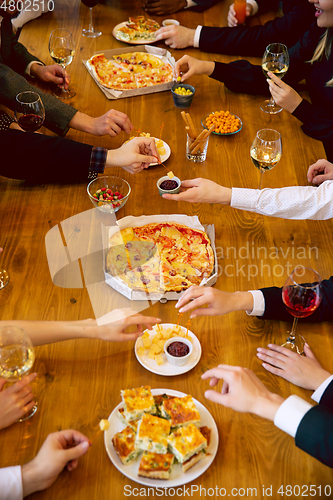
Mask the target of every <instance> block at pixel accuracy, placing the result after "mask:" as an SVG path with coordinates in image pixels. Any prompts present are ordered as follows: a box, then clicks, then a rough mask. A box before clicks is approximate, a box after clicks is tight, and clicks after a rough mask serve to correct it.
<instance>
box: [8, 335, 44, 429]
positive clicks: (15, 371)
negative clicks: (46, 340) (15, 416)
mask: <svg viewBox="0 0 333 500" xmlns="http://www.w3.org/2000/svg"><path fill="white" fill-rule="evenodd" d="M34 361H35V350H34V346H33V345H32V342H31V340H30V338H29V337H28V335H27V334H26V332H25V331H24V330H22V328H19V327H17V326H4V327H2V328H0V377H3V378H5V379H6V380H7V382H10V383H15V382H18V381H19V380H20V379H21V378H22V377H24V376H25V375H28V373H29V372H30V370H31V368H32V366H33V364H34ZM36 411H37V403H36V402H35V406H34V407H33V408H32V409H31V410H30V412H29V413H27V414H26V415H25V416H24V417H22V418H20V419H19V420H18V422H22V421H23V420H26V419H27V418H30V417H32V415H34V414H35V413H36Z"/></svg>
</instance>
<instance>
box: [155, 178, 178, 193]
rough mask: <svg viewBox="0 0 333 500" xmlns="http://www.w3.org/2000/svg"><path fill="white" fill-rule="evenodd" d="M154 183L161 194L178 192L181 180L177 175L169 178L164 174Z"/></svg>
mask: <svg viewBox="0 0 333 500" xmlns="http://www.w3.org/2000/svg"><path fill="white" fill-rule="evenodd" d="M156 185H157V189H158V191H159V193H160V195H161V196H162V195H163V194H165V193H169V194H178V193H179V191H180V185H181V181H180V179H178V177H175V176H174V177H172V179H170V178H169V177H168V176H167V175H164V176H163V177H161V178H160V179H158V181H157V183H156Z"/></svg>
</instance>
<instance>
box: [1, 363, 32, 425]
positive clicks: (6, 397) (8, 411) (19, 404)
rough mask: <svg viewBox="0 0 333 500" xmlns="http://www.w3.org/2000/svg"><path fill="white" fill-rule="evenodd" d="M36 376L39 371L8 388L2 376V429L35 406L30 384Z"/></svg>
mask: <svg viewBox="0 0 333 500" xmlns="http://www.w3.org/2000/svg"><path fill="white" fill-rule="evenodd" d="M36 377H37V373H31V374H30V375H27V376H26V377H23V378H22V379H21V380H20V381H19V382H15V384H13V385H11V386H9V387H6V389H4V385H5V383H6V382H7V381H6V379H3V378H0V429H4V428H5V427H8V426H10V425H12V424H13V423H14V422H16V420H18V419H19V418H21V417H23V416H24V415H25V414H26V413H28V412H29V411H30V410H31V409H32V408H33V407H34V406H35V401H34V395H33V394H32V389H31V387H30V385H29V384H30V383H31V382H32V381H33V380H35V378H36Z"/></svg>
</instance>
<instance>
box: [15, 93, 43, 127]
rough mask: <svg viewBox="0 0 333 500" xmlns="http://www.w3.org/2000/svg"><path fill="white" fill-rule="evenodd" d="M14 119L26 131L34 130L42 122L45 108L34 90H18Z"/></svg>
mask: <svg viewBox="0 0 333 500" xmlns="http://www.w3.org/2000/svg"><path fill="white" fill-rule="evenodd" d="M15 119H16V121H17V123H18V124H19V125H20V127H21V128H23V130H25V131H26V132H36V130H38V129H39V128H40V127H41V126H42V125H43V123H44V120H45V109H44V105H43V102H42V99H41V98H40V96H39V95H38V94H37V93H36V92H31V91H29V90H28V91H26V92H20V94H17V96H16V103H15Z"/></svg>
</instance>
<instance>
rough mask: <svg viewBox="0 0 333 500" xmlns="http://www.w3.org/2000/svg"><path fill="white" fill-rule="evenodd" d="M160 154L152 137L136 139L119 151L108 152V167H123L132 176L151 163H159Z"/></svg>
mask: <svg viewBox="0 0 333 500" xmlns="http://www.w3.org/2000/svg"><path fill="white" fill-rule="evenodd" d="M159 158H160V157H159V154H158V151H157V148H156V143H155V140H154V138H152V137H136V138H135V139H132V140H130V141H128V142H126V143H125V144H123V145H122V146H121V147H120V148H118V149H112V150H110V151H108V156H107V161H106V166H107V167H110V166H113V167H115V166H117V167H122V168H123V169H124V170H127V172H130V173H131V174H136V173H137V172H141V170H143V169H144V168H148V167H149V165H150V164H151V163H157V162H158V160H159Z"/></svg>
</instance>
